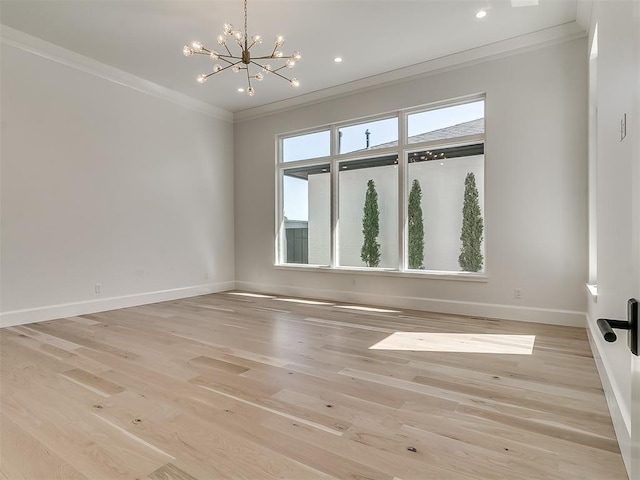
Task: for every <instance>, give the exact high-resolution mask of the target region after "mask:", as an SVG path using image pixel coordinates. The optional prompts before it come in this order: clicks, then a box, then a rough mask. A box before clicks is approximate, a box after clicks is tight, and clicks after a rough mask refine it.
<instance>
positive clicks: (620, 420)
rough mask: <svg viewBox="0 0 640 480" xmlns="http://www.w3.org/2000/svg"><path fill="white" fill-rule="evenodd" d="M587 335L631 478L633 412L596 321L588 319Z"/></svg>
mask: <svg viewBox="0 0 640 480" xmlns="http://www.w3.org/2000/svg"><path fill="white" fill-rule="evenodd" d="M587 323H588V327H587V336H588V337H589V344H590V345H591V351H592V352H593V358H594V360H595V361H596V367H597V369H598V374H599V375H600V381H601V382H602V388H603V389H604V396H605V398H606V399H607V405H608V406H609V413H610V414H611V421H612V422H613V429H614V430H615V432H616V437H617V439H618V444H619V445H620V452H621V453H622V459H623V460H624V464H625V466H626V468H627V473H628V474H629V478H632V477H631V412H630V411H629V409H628V408H627V407H626V405H625V403H624V402H623V401H622V392H621V391H620V388H619V387H618V385H617V383H616V381H615V377H614V376H613V375H612V374H611V373H610V368H611V367H610V366H609V364H608V363H607V362H606V361H605V360H604V359H603V356H602V352H601V351H600V347H599V344H598V342H597V341H596V340H595V338H594V336H596V335H599V334H600V333H599V332H598V331H596V327H595V321H594V322H591V321H588V322H587Z"/></svg>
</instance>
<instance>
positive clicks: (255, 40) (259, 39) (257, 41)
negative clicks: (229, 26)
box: [251, 35, 262, 45]
mask: <svg viewBox="0 0 640 480" xmlns="http://www.w3.org/2000/svg"><path fill="white" fill-rule="evenodd" d="M251 41H252V42H253V43H255V44H256V45H260V44H261V43H262V37H261V36H260V35H254V36H253V37H251Z"/></svg>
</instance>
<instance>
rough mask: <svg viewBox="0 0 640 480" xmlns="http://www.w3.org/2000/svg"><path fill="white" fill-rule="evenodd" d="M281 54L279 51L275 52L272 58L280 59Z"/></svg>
mask: <svg viewBox="0 0 640 480" xmlns="http://www.w3.org/2000/svg"><path fill="white" fill-rule="evenodd" d="M282 55H283V53H282V52H281V51H280V50H276V51H275V52H273V56H274V57H275V58H282Z"/></svg>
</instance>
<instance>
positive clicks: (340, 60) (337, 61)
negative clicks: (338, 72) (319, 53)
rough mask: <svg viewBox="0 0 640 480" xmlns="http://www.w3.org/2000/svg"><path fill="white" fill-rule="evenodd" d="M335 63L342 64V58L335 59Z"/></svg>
mask: <svg viewBox="0 0 640 480" xmlns="http://www.w3.org/2000/svg"><path fill="white" fill-rule="evenodd" d="M333 61H334V62H336V63H341V62H342V57H336V58H334V59H333Z"/></svg>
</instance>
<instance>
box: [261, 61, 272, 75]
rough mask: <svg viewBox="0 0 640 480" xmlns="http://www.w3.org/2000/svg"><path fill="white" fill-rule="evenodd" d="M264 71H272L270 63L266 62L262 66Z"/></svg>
mask: <svg viewBox="0 0 640 480" xmlns="http://www.w3.org/2000/svg"><path fill="white" fill-rule="evenodd" d="M262 71H263V72H264V73H269V72H270V71H271V65H269V64H268V63H265V65H264V67H262Z"/></svg>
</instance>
